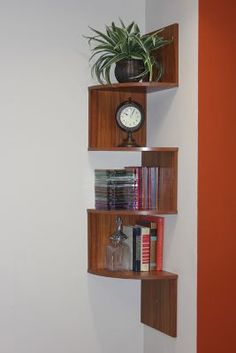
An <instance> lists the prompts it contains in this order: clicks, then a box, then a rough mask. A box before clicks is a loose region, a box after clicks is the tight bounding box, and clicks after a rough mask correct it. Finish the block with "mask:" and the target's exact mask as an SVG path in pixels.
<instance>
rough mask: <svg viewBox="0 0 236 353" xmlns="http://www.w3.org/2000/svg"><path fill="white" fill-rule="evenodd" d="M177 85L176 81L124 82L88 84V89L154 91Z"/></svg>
mask: <svg viewBox="0 0 236 353" xmlns="http://www.w3.org/2000/svg"><path fill="white" fill-rule="evenodd" d="M176 87H178V83H172V82H159V81H158V82H153V81H152V82H126V83H112V84H110V85H95V86H90V87H89V90H99V91H124V90H127V91H129V92H136V91H138V92H142V93H149V92H156V91H163V90H166V89H172V88H176Z"/></svg>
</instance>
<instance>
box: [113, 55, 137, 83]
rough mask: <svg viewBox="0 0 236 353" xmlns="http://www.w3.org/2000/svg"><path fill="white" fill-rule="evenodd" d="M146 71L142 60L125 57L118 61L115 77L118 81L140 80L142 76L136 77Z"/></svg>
mask: <svg viewBox="0 0 236 353" xmlns="http://www.w3.org/2000/svg"><path fill="white" fill-rule="evenodd" d="M142 72H144V64H143V61H142V60H137V59H123V60H121V61H118V62H117V63H116V67H115V77H116V79H117V81H118V82H138V81H140V80H141V79H142V77H139V78H134V77H135V76H137V75H140V74H141V73H142Z"/></svg>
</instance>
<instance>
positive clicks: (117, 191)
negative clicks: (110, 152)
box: [95, 167, 159, 210]
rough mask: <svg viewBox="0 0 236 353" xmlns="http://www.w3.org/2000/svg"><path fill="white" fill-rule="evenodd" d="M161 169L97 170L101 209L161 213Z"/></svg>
mask: <svg viewBox="0 0 236 353" xmlns="http://www.w3.org/2000/svg"><path fill="white" fill-rule="evenodd" d="M158 179H159V178H158V168H157V167H125V168H124V169H96V170H95V207H96V208H97V209H132V210H141V209H157V208H158Z"/></svg>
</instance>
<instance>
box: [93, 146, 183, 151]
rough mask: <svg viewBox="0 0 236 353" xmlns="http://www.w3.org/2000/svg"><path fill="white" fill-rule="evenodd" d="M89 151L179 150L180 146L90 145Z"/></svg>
mask: <svg viewBox="0 0 236 353" xmlns="http://www.w3.org/2000/svg"><path fill="white" fill-rule="evenodd" d="M88 151H96V152H98V151H100V152H103V151H107V152H177V151H178V147H145V146H143V147H89V148H88Z"/></svg>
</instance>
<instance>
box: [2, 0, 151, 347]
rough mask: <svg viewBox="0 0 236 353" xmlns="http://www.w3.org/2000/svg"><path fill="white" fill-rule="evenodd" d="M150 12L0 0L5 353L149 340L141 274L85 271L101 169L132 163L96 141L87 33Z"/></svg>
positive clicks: (136, 4) (57, 0)
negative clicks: (92, 146)
mask: <svg viewBox="0 0 236 353" xmlns="http://www.w3.org/2000/svg"><path fill="white" fill-rule="evenodd" d="M144 12H145V2H144V0H140V1H137V0H129V1H126V0H120V1H118V2H113V1H112V2H111V1H109V0H100V1H97V0H89V1H84V0H77V1H76V0H41V1H35V0H1V2H0V48H1V55H0V97H1V98H0V99H1V104H0V146H1V148H0V154H1V158H0V160H1V173H0V287H1V290H0V352H2V353H65V352H66V353H78V352H85V353H86V352H88V353H110V352H111V351H112V352H113V353H121V352H129V353H134V352H135V353H141V352H142V351H143V346H142V345H143V342H142V325H141V324H140V322H139V283H138V282H135V281H134V282H133V281H123V280H112V279H107V278H98V277H94V276H90V275H88V274H87V273H86V267H87V265H86V260H87V259H86V250H87V249H86V210H85V209H86V208H87V207H93V185H92V183H93V169H94V168H95V167H97V166H100V167H101V165H103V166H105V165H107V166H108V167H112V166H113V165H114V166H116V165H117V166H118V165H119V164H122V165H124V162H123V161H119V160H118V159H121V158H119V155H115V156H114V154H113V155H112V156H110V155H109V154H102V153H101V154H99V153H98V154H94V153H91V154H89V153H88V152H87V86H88V85H89V84H91V83H92V80H91V78H90V72H89V67H88V56H89V49H88V46H87V42H86V41H85V40H84V39H83V38H82V34H88V25H92V26H94V27H95V28H100V29H103V28H104V25H105V24H109V23H110V22H111V21H112V20H114V19H115V20H116V19H118V17H119V16H120V17H121V18H123V19H124V20H125V21H126V20H127V21H131V20H133V19H135V20H136V21H137V22H138V23H139V24H140V26H141V28H144V22H145V16H144ZM122 158H123V157H122ZM137 158H138V157H137V156H134V155H132V156H131V157H128V156H127V163H131V160H132V161H133V160H135V159H137ZM100 162H101V163H100Z"/></svg>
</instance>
